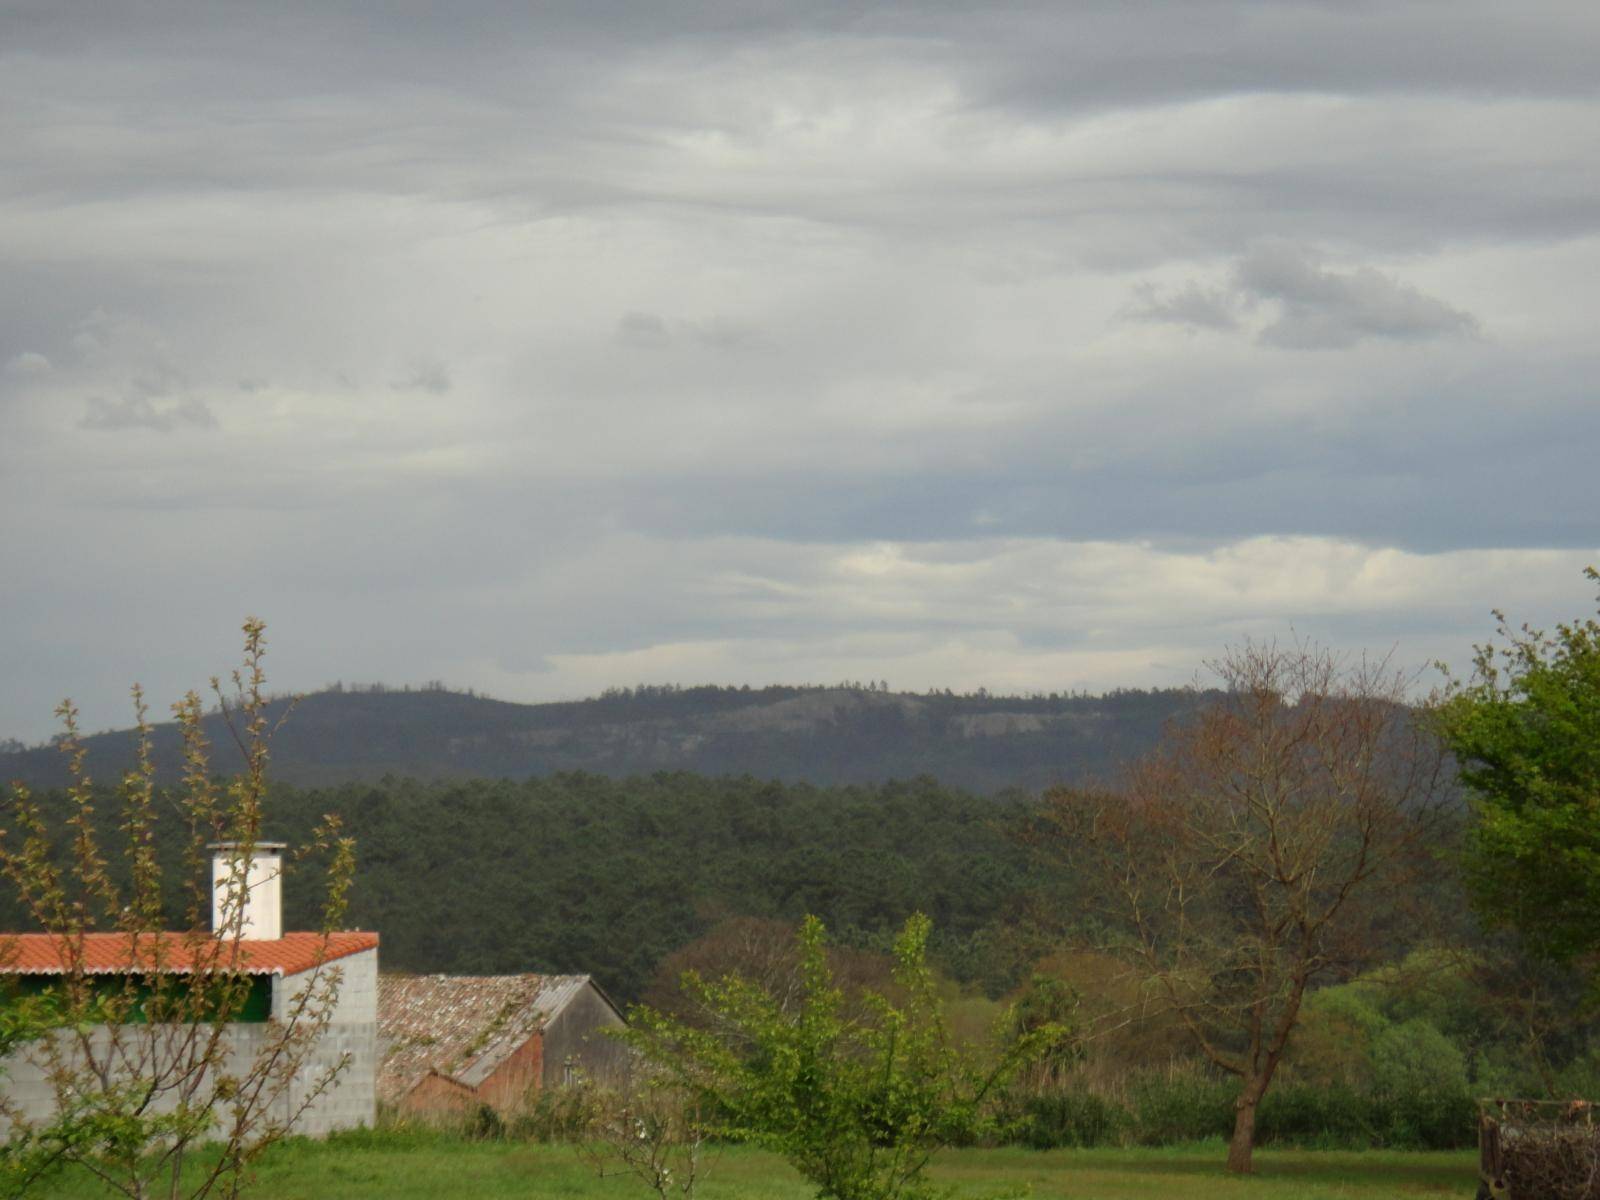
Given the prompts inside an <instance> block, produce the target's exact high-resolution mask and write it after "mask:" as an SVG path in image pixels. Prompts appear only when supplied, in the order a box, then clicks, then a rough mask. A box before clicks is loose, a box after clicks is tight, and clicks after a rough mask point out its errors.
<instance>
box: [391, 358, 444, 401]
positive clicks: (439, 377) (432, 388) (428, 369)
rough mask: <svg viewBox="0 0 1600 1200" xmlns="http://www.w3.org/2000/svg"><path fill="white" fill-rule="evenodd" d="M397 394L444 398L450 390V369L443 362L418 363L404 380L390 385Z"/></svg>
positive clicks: (398, 380)
mask: <svg viewBox="0 0 1600 1200" xmlns="http://www.w3.org/2000/svg"><path fill="white" fill-rule="evenodd" d="M389 386H390V387H392V388H393V389H394V390H395V391H397V392H425V393H427V394H428V395H430V396H442V395H444V394H445V393H446V392H448V391H449V390H450V387H451V380H450V371H449V369H448V368H447V367H446V366H445V365H444V364H443V363H441V362H423V363H418V364H417V365H416V366H415V367H413V368H412V370H411V372H410V373H409V374H408V375H406V376H405V377H404V378H403V379H397V380H395V381H394V383H392V384H390V385H389Z"/></svg>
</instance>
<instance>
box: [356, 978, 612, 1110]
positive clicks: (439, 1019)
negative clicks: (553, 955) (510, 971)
mask: <svg viewBox="0 0 1600 1200" xmlns="http://www.w3.org/2000/svg"><path fill="white" fill-rule="evenodd" d="M624 1024H625V1022H624V1021H623V1018H622V1014H621V1012H620V1011H619V1010H618V1009H617V1006H616V1005H615V1004H613V1003H612V1002H611V999H610V997H608V996H607V995H606V994H605V992H603V991H602V990H601V989H600V987H599V985H597V984H596V983H595V982H594V980H593V979H592V978H590V977H589V976H587V975H382V976H380V977H379V979H378V1058H379V1067H378V1100H379V1102H380V1103H383V1104H388V1105H392V1106H393V1107H394V1108H395V1109H396V1111H398V1112H400V1113H402V1114H405V1115H410V1116H423V1117H441V1116H453V1115H459V1114H461V1113H463V1112H466V1111H468V1110H470V1109H475V1108H476V1107H477V1106H479V1105H484V1104H486V1105H488V1106H489V1107H491V1108H493V1109H495V1110H497V1111H500V1112H513V1111H515V1110H516V1109H518V1108H519V1107H521V1106H523V1105H525V1104H527V1103H529V1102H531V1101H532V1100H533V1098H534V1097H535V1096H536V1095H537V1094H538V1093H539V1092H541V1091H544V1090H546V1089H548V1088H552V1087H560V1086H562V1085H563V1084H567V1083H571V1082H573V1081H574V1080H576V1079H578V1078H580V1077H581V1078H583V1079H587V1080H592V1081H594V1082H597V1083H601V1084H615V1083H620V1082H621V1081H622V1079H623V1078H624V1077H625V1075H626V1073H627V1069H628V1062H629V1052H628V1050H627V1048H626V1047H625V1046H624V1045H622V1044H621V1043H620V1042H618V1041H617V1040H616V1039H615V1038H611V1037H608V1036H606V1034H605V1032H604V1031H605V1030H608V1029H621V1028H622V1027H623V1025H624Z"/></svg>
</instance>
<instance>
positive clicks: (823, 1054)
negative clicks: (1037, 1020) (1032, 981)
mask: <svg viewBox="0 0 1600 1200" xmlns="http://www.w3.org/2000/svg"><path fill="white" fill-rule="evenodd" d="M930 928H931V925H930V922H929V921H928V919H927V918H926V917H924V916H922V915H920V914H918V915H916V916H913V917H912V918H911V919H910V920H909V921H907V922H906V925H905V928H904V929H903V930H902V931H901V933H900V936H899V937H898V938H897V939H896V941H895V947H894V954H895V973H894V982H895V986H894V989H893V994H889V993H879V992H874V991H867V992H864V993H863V994H862V995H860V996H859V997H855V998H853V999H852V998H851V997H849V996H847V994H846V992H845V990H844V989H843V988H841V987H839V986H838V985H837V984H836V982H835V980H834V976H833V972H832V970H831V968H830V967H829V964H828V955H827V946H826V938H825V933H824V930H823V926H822V923H821V922H820V921H819V920H817V919H816V918H815V917H808V918H806V920H805V922H804V923H803V924H802V925H801V928H800V933H799V937H798V941H799V950H800V954H799V958H800V991H799V997H798V1002H797V1003H795V1002H790V1003H787V1004H786V1003H785V1000H784V998H782V997H779V996H775V995H773V994H772V992H770V991H769V990H768V989H766V988H764V987H762V986H761V985H759V984H757V983H755V982H752V981H750V980H748V979H745V978H742V977H740V976H737V975H733V976H727V977H725V978H723V979H721V980H718V981H715V982H710V981H707V980H704V979H702V978H700V977H699V976H697V975H695V974H693V973H692V972H691V973H690V974H689V975H688V976H686V978H685V987H686V988H687V989H688V990H689V991H690V992H691V993H693V994H694V995H695V996H696V997H697V999H698V1001H699V1004H700V1006H701V1007H702V1009H703V1010H705V1011H707V1012H709V1013H711V1014H713V1016H714V1020H713V1021H712V1022H711V1023H710V1025H709V1026H705V1025H694V1026H691V1025H689V1024H686V1023H685V1022H683V1021H680V1020H678V1019H676V1018H673V1017H669V1016H666V1015H664V1014H662V1013H659V1012H656V1011H654V1010H652V1009H648V1008H639V1009H636V1010H635V1011H634V1012H633V1014H632V1016H631V1027H630V1028H629V1030H628V1031H627V1032H626V1033H625V1034H624V1037H625V1039H626V1040H627V1041H628V1042H629V1043H630V1044H631V1045H633V1046H634V1047H635V1048H636V1049H637V1050H639V1051H640V1052H641V1053H642V1054H643V1055H644V1056H645V1057H646V1058H647V1059H648V1060H650V1061H651V1062H652V1063H654V1064H656V1065H657V1067H659V1068H660V1069H661V1070H662V1071H663V1072H664V1073H665V1075H666V1076H667V1077H668V1078H669V1079H671V1080H673V1081H674V1082H675V1083H676V1084H677V1085H678V1086H679V1087H681V1088H683V1089H685V1090H686V1091H687V1092H688V1093H689V1094H690V1095H692V1096H695V1097H696V1098H698V1099H699V1100H700V1102H701V1103H702V1105H703V1107H704V1110H705V1111H706V1112H708V1113H712V1114H717V1116H716V1118H715V1120H714V1132H716V1133H717V1134H719V1135H721V1136H725V1137H732V1138H738V1139H742V1140H748V1141H752V1142H755V1143H757V1144H759V1145H762V1146H765V1147H767V1148H768V1149H771V1150H773V1151H776V1152H777V1153H779V1154H781V1155H783V1157H784V1158H786V1159H787V1160H788V1161H789V1163H790V1164H791V1165H792V1166H793V1167H794V1168H795V1169H796V1170H797V1171H799V1172H800V1174H801V1175H803V1176H804V1177H805V1178H806V1179H808V1180H809V1181H810V1182H812V1183H813V1184H815V1185H816V1187H817V1195H818V1196H819V1197H822V1198H823V1200H916V1198H918V1197H925V1196H928V1195H931V1190H930V1186H929V1184H928V1183H927V1180H926V1178H925V1171H926V1169H927V1166H928V1163H929V1160H930V1159H931V1158H932V1156H933V1154H934V1153H935V1152H936V1151H937V1150H938V1149H939V1148H940V1147H941V1146H945V1145H948V1144H949V1143H950V1142H952V1141H954V1140H957V1139H960V1138H963V1137H966V1136H970V1134H971V1133H972V1131H973V1130H974V1129H975V1128H976V1127H977V1126H978V1125H979V1124H980V1121H981V1115H980V1114H981V1108H982V1106H983V1103H984V1100H985V1098H986V1097H987V1096H988V1095H989V1094H990V1093H991V1091H992V1090H993V1089H994V1088H995V1086H996V1085H997V1084H998V1083H1000V1082H1001V1081H1002V1080H1003V1079H1005V1078H1007V1077H1009V1076H1010V1075H1011V1074H1012V1073H1014V1072H1015V1071H1016V1070H1017V1069H1018V1068H1019V1067H1020V1066H1021V1065H1022V1064H1024V1063H1026V1062H1027V1061H1028V1060H1029V1059H1031V1058H1034V1057H1037V1056H1038V1055H1040V1054H1042V1053H1044V1052H1045V1051H1047V1050H1048V1049H1049V1047H1050V1046H1051V1045H1053V1044H1054V1043H1055V1041H1056V1040H1057V1039H1058V1038H1059V1036H1060V1031H1059V1030H1058V1029H1057V1028H1056V1027H1054V1026H1050V1025H1045V1026H1042V1027H1040V1028H1037V1029H1034V1030H1031V1031H1029V1032H1027V1033H1026V1034H1024V1035H1023V1036H1020V1037H1018V1038H1016V1039H1015V1040H1013V1041H1012V1042H1011V1043H1010V1045H1009V1046H1007V1047H1006V1048H1005V1049H1004V1050H1003V1051H1001V1052H1000V1054H999V1056H998V1058H997V1061H995V1062H994V1063H993V1064H991V1065H989V1066H988V1067H987V1068H986V1069H985V1068H980V1067H979V1066H977V1065H976V1064H975V1063H974V1062H973V1061H972V1060H971V1059H970V1058H969V1057H968V1056H967V1055H966V1054H964V1053H963V1052H962V1051H961V1050H959V1049H957V1048H956V1047H955V1046H954V1045H953V1044H952V1042H951V1039H950V1037H949V1034H948V1032H947V1029H946V1026H945V1022H944V1019H943V1012H942V1008H941V1005H940V1002H939V999H938V996H937V993H936V991H935V986H934V980H933V975H932V972H931V971H930V970H929V968H928V964H927V943H928V934H929V930H930Z"/></svg>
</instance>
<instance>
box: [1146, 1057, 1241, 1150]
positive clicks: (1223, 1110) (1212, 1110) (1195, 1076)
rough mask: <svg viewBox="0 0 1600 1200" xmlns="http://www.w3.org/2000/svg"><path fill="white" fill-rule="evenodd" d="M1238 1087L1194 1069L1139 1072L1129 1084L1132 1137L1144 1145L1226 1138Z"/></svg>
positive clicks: (1231, 1126) (1229, 1080)
mask: <svg viewBox="0 0 1600 1200" xmlns="http://www.w3.org/2000/svg"><path fill="white" fill-rule="evenodd" d="M1238 1092H1239V1087H1238V1084H1237V1083H1235V1082H1234V1081H1233V1080H1231V1079H1218V1078H1217V1077H1215V1076H1213V1075H1208V1074H1206V1073H1204V1072H1203V1071H1199V1070H1195V1069H1174V1070H1170V1071H1163V1072H1146V1073H1143V1074H1139V1075H1135V1076H1134V1077H1133V1078H1132V1080H1131V1081H1130V1082H1129V1085H1128V1104H1129V1107H1130V1108H1131V1109H1132V1110H1133V1137H1134V1140H1135V1141H1137V1142H1138V1143H1139V1144H1140V1145H1142V1146H1164V1145H1170V1144H1171V1143H1174V1142H1199V1141H1205V1140H1207V1139H1208V1138H1226V1137H1228V1136H1229V1135H1230V1134H1231V1133H1232V1132H1233V1117H1234V1110H1233V1101H1234V1097H1235V1096H1237V1095H1238Z"/></svg>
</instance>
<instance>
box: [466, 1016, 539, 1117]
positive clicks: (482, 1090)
mask: <svg viewBox="0 0 1600 1200" xmlns="http://www.w3.org/2000/svg"><path fill="white" fill-rule="evenodd" d="M543 1067H544V1035H543V1034H542V1033H535V1034H534V1035H533V1036H532V1037H530V1038H529V1039H528V1040H527V1041H525V1042H523V1043H522V1045H520V1046H518V1047H517V1048H516V1049H515V1050H514V1051H512V1052H511V1056H510V1057H509V1058H507V1059H506V1060H505V1062H503V1063H501V1064H500V1066H499V1068H498V1069H496V1071H495V1073H494V1074H493V1075H491V1076H489V1078H487V1079H485V1080H484V1081H483V1082H482V1083H481V1084H479V1085H478V1095H479V1097H480V1098H481V1099H482V1100H483V1102H484V1103H485V1104H489V1105H492V1106H494V1107H495V1108H497V1109H499V1110H500V1111H501V1112H516V1111H517V1110H519V1109H521V1108H523V1107H524V1106H525V1105H526V1104H527V1103H528V1102H529V1100H530V1099H531V1093H532V1092H534V1091H536V1090H537V1089H538V1087H539V1084H540V1081H541V1079H542V1078H543Z"/></svg>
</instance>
